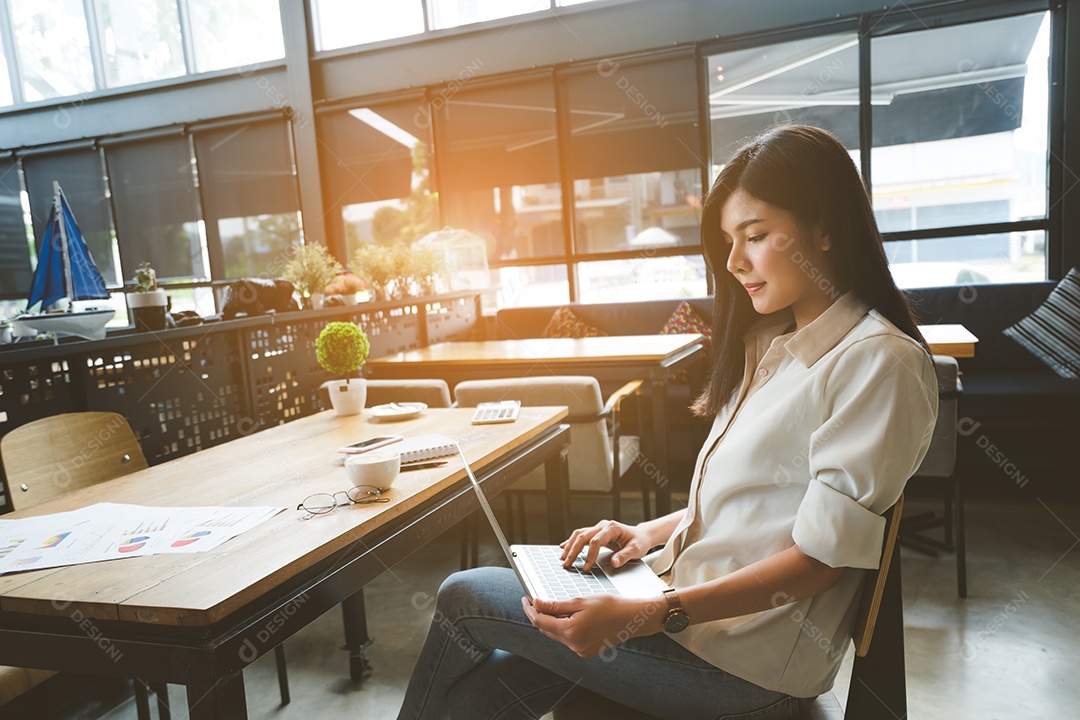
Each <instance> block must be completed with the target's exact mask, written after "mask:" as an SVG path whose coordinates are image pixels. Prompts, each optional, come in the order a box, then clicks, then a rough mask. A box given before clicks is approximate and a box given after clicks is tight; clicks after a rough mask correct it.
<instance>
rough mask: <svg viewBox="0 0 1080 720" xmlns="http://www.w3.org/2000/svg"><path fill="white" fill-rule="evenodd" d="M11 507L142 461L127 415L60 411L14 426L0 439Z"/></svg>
mask: <svg viewBox="0 0 1080 720" xmlns="http://www.w3.org/2000/svg"><path fill="white" fill-rule="evenodd" d="M0 461H2V462H3V464H4V473H5V475H7V480H8V490H9V492H10V494H11V495H10V496H11V504H12V506H13V507H14V508H15V509H16V510H21V509H22V508H25V507H29V506H31V505H36V504H37V503H40V502H44V501H46V500H49V499H51V498H54V497H56V496H58V495H63V494H64V493H68V492H71V491H72V490H77V489H79V488H83V487H88V486H90V485H96V484H97V483H99V482H104V481H106V480H112V479H113V478H117V477H120V476H122V475H127V474H129V473H133V472H136V471H137V470H142V469H144V468H146V467H147V463H146V457H145V456H144V455H143V452H142V448H141V447H139V441H138V440H137V439H136V438H135V433H133V432H132V431H131V426H130V425H128V422H127V420H125V419H124V418H123V417H122V416H120V415H117V414H116V413H109V412H84V413H66V414H63V415H53V416H52V417H47V418H42V419H41V420H35V421H34V422H32V423H28V424H26V425H23V426H21V427H17V428H15V429H14V430H12V431H11V432H9V433H8V434H7V435H5V436H4V437H3V439H2V440H0Z"/></svg>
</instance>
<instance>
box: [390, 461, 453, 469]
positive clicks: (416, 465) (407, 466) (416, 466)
mask: <svg viewBox="0 0 1080 720" xmlns="http://www.w3.org/2000/svg"><path fill="white" fill-rule="evenodd" d="M445 464H446V461H445V460H434V461H432V462H415V463H408V464H405V465H402V466H401V471H402V472H405V471H406V470H427V469H428V468H437V467H442V466H443V465H445Z"/></svg>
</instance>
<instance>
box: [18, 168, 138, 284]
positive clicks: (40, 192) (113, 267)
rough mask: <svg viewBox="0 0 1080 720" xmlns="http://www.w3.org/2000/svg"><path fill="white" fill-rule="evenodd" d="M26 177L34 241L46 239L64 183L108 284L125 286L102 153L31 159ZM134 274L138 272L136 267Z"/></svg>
mask: <svg viewBox="0 0 1080 720" xmlns="http://www.w3.org/2000/svg"><path fill="white" fill-rule="evenodd" d="M23 174H24V175H25V177H26V192H27V194H28V195H29V196H30V215H31V217H32V222H33V227H34V237H36V238H37V239H38V242H40V241H41V240H43V239H44V237H45V224H46V223H47V222H48V221H49V212H50V210H51V209H52V203H53V181H54V180H55V181H57V182H59V183H60V187H61V188H62V189H63V191H64V195H65V196H66V197H67V199H68V204H69V205H71V213H72V214H73V215H74V216H75V222H77V223H78V225H79V230H80V231H81V232H82V235H83V239H85V240H86V246H87V248H89V250H90V254H91V255H92V256H93V258H94V264H95V265H97V267H98V270H100V271H101V276H102V277H103V278H104V279H105V283H106V284H107V285H110V286H116V285H121V284H123V278H122V277H121V272H120V263H119V252H118V248H117V245H116V239H115V236H114V234H113V229H112V219H111V217H110V213H109V200H108V196H107V194H106V192H105V177H104V176H105V173H104V168H103V167H102V162H101V154H100V151H99V150H73V151H69V152H61V153H50V154H48V155H31V156H30V157H26V158H24V159H23ZM131 270H132V272H134V267H132V268H131Z"/></svg>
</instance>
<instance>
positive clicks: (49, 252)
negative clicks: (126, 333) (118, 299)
mask: <svg viewBox="0 0 1080 720" xmlns="http://www.w3.org/2000/svg"><path fill="white" fill-rule="evenodd" d="M64 298H67V299H68V300H69V303H68V305H67V308H66V309H65V310H62V311H60V312H46V310H47V309H48V308H49V307H50V306H52V305H55V304H56V303H57V301H59V300H62V299H64ZM95 300H98V301H105V302H97V303H95V302H93V301H95ZM108 301H109V291H108V290H107V289H106V288H105V280H104V279H103V278H102V277H101V272H100V271H98V268H97V265H95V264H94V258H93V257H91V255H90V250H89V249H88V248H87V247H86V241H85V240H84V239H83V236H82V233H81V232H79V226H78V225H76V224H75V216H74V215H72V214H71V208H70V207H69V206H68V202H67V198H66V197H64V191H63V190H61V189H60V183H57V182H54V183H53V206H52V210H51V211H50V212H49V223H48V225H47V226H46V230H45V239H44V241H43V242H42V243H41V249H40V250H39V251H38V262H37V269H36V270H34V282H33V284H32V285H31V287H30V297H29V298H27V301H26V309H27V310H30V309H31V308H33V307H34V306H35V305H37V304H38V303H41V312H40V313H30V312H27V313H24V314H23V315H20V316H18V317H17V318H15V320H14V322H15V323H16V325H18V326H22V327H23V328H32V329H34V330H36V331H38V332H57V333H68V334H70V335H78V336H79V337H82V338H86V339H87V340H101V339H103V338H104V337H105V325H107V324H108V322H109V321H110V320H112V319H113V316H114V315H116V310H115V309H114V308H113V307H112V305H111V304H110V303H109V302H108ZM76 302H78V303H79V304H80V306H79V308H78V309H76V305H75V303H76ZM27 334H32V333H27Z"/></svg>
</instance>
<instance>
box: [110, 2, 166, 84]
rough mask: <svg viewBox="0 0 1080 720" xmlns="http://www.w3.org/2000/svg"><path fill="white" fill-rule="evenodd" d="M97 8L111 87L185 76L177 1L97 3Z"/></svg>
mask: <svg viewBox="0 0 1080 720" xmlns="http://www.w3.org/2000/svg"><path fill="white" fill-rule="evenodd" d="M96 5H97V15H98V17H97V21H98V27H99V29H100V34H101V46H102V51H103V53H104V55H105V58H104V60H105V83H106V84H107V85H108V86H109V87H117V86H120V85H131V84H134V83H140V82H146V81H148V80H159V79H161V78H170V77H176V76H177V75H183V74H184V49H183V46H182V43H181V38H180V16H179V14H178V13H177V9H176V0H97V3H96Z"/></svg>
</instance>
